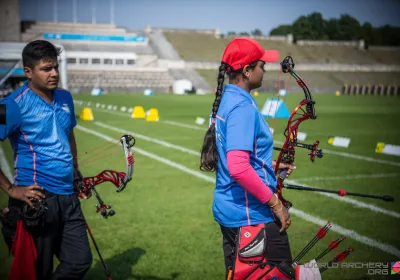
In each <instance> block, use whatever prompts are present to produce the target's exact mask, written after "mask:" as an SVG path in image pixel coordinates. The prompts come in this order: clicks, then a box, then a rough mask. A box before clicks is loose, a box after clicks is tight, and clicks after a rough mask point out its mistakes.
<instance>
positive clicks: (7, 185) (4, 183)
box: [0, 169, 13, 194]
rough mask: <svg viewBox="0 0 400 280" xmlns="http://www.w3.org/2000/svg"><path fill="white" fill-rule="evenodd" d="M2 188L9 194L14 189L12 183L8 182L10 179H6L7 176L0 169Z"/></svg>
mask: <svg viewBox="0 0 400 280" xmlns="http://www.w3.org/2000/svg"><path fill="white" fill-rule="evenodd" d="M0 187H1V189H2V190H3V191H4V192H5V193H7V194H8V192H9V191H10V189H11V188H12V187H13V184H12V183H11V182H10V180H8V178H7V177H6V175H4V173H3V171H1V169H0Z"/></svg>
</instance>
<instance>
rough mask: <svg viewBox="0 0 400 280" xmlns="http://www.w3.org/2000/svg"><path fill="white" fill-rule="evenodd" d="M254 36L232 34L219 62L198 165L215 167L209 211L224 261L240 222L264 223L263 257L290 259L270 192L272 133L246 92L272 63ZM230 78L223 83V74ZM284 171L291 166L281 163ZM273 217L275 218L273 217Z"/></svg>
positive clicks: (286, 222) (229, 259)
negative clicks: (220, 240)
mask: <svg viewBox="0 0 400 280" xmlns="http://www.w3.org/2000/svg"><path fill="white" fill-rule="evenodd" d="M278 59H279V53H278V52H277V51H266V50H264V49H263V48H262V46H261V45H260V44H259V43H258V42H257V41H255V40H253V39H249V38H236V39H234V40H232V41H231V42H230V43H229V44H228V45H227V47H226V49H225V51H224V54H223V57H222V62H221V65H220V67H219V74H218V87H217V91H216V95H215V101H214V104H213V107H212V115H211V125H210V127H209V129H208V131H207V133H206V135H205V137H204V143H203V147H202V152H201V165H200V169H201V170H203V171H216V188H215V191H214V203H213V213H214V218H215V220H216V221H217V222H218V223H219V225H220V226H221V231H222V235H223V251H224V257H225V266H226V270H227V272H228V270H229V268H231V267H232V266H233V264H234V261H235V259H234V258H235V257H234V251H235V250H234V249H235V238H236V236H237V233H238V230H239V228H240V227H242V226H248V225H258V224H265V230H266V238H267V248H266V249H267V256H268V262H270V263H271V264H273V265H277V264H279V263H281V262H282V261H287V262H291V260H292V256H291V252H290V247H289V240H288V236H287V233H286V229H287V228H288V227H289V226H290V224H291V220H290V216H289V213H288V210H287V209H286V208H285V207H283V204H282V202H281V201H280V200H279V199H278V197H277V196H276V195H275V194H274V193H275V188H276V176H275V173H274V168H275V161H274V160H273V159H272V154H273V136H272V134H271V132H270V129H269V127H268V125H267V123H266V121H265V120H264V118H263V116H262V115H261V113H260V112H259V110H258V106H257V103H256V101H255V100H254V99H253V98H252V96H251V95H250V91H251V90H253V89H256V88H259V87H260V86H261V85H262V79H263V75H264V72H265V71H264V64H265V63H266V62H276V61H277V60H278ZM225 75H228V77H229V83H228V84H226V85H225V88H224V77H225ZM279 168H280V169H281V168H282V169H283V168H287V169H289V170H288V174H290V173H291V172H292V170H293V169H295V167H294V166H289V165H285V164H282V165H280V166H279ZM276 218H277V219H276Z"/></svg>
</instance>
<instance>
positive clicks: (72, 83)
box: [68, 70, 173, 93]
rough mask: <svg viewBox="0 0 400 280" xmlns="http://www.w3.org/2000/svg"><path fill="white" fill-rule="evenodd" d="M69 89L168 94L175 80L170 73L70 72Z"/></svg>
mask: <svg viewBox="0 0 400 280" xmlns="http://www.w3.org/2000/svg"><path fill="white" fill-rule="evenodd" d="M68 78H69V82H68V84H69V89H70V90H71V91H72V92H82V93H88V92H90V91H91V90H92V88H94V87H100V88H103V89H104V90H106V91H108V92H123V93H131V92H132V93H138V92H143V91H144V89H146V88H150V89H151V90H152V91H153V92H164V93H165V92H168V91H169V88H170V86H171V85H172V83H173V78H172V77H171V75H170V74H169V73H168V71H152V72H150V71H148V72H143V71H78V70H74V71H69V73H68Z"/></svg>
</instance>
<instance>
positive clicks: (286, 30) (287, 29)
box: [269, 25, 293, 36]
mask: <svg viewBox="0 0 400 280" xmlns="http://www.w3.org/2000/svg"><path fill="white" fill-rule="evenodd" d="M292 32H293V27H292V25H279V26H278V27H276V28H274V29H272V30H271V32H270V33H269V35H270V36H273V35H288V34H290V33H292Z"/></svg>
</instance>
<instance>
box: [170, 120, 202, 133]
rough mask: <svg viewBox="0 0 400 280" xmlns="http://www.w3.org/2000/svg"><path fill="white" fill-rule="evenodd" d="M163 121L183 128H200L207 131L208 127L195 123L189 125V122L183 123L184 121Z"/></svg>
mask: <svg viewBox="0 0 400 280" xmlns="http://www.w3.org/2000/svg"><path fill="white" fill-rule="evenodd" d="M163 123H166V124H170V125H175V126H180V127H185V128H190V129H194V130H201V131H204V132H205V131H207V129H208V128H204V127H201V126H195V125H190V124H185V123H180V122H174V121H163Z"/></svg>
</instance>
